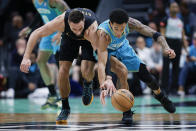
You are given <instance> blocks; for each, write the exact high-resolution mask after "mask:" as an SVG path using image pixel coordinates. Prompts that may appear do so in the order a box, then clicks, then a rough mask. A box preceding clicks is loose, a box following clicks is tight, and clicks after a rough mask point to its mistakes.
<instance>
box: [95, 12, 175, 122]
mask: <svg viewBox="0 0 196 131" xmlns="http://www.w3.org/2000/svg"><path fill="white" fill-rule="evenodd" d="M133 30H135V31H137V32H139V33H141V34H143V35H145V36H149V37H153V39H154V40H155V41H157V42H158V43H160V44H161V45H162V48H163V52H164V54H165V55H167V56H169V58H170V59H173V58H175V52H174V51H173V50H172V49H170V47H169V46H168V44H167V42H166V40H165V38H164V37H163V36H161V35H160V33H158V32H156V31H154V30H153V29H151V28H150V27H148V26H146V25H143V24H142V23H141V22H139V21H138V20H136V19H133V18H131V17H128V15H127V13H126V12H125V11H124V10H122V9H116V10H114V11H112V12H111V13H110V17H109V20H106V21H104V22H103V23H101V24H100V25H99V27H98V31H97V33H98V38H99V46H100V48H98V59H99V63H98V64H99V66H98V76H99V82H100V85H101V86H100V87H101V88H102V91H101V95H100V98H101V102H102V103H103V104H104V103H105V101H104V97H105V96H106V95H107V94H108V92H110V93H111V91H113V90H114V89H112V88H111V89H110V87H109V88H108V87H107V88H106V87H105V86H102V83H104V81H105V76H106V75H105V65H106V61H107V58H108V57H109V59H110V58H111V57H115V58H116V60H118V61H119V62H116V63H115V64H116V66H118V64H119V65H121V64H123V65H125V66H126V68H127V70H128V71H131V72H136V75H138V77H139V78H140V79H141V80H142V81H144V82H145V83H146V84H147V85H148V87H150V88H151V89H152V90H153V95H154V96H155V98H156V99H157V100H158V101H160V103H161V104H162V106H163V107H164V108H165V109H166V110H167V111H168V112H170V113H174V112H175V110H176V108H175V105H174V104H173V103H172V102H171V101H170V100H169V99H168V98H167V97H166V96H165V94H164V93H163V92H161V90H160V87H159V85H158V83H157V81H156V79H155V78H154V77H153V76H152V75H151V74H150V73H149V72H148V70H147V68H146V65H145V64H144V63H143V62H142V61H141V59H140V58H139V57H138V56H137V55H136V53H135V51H134V50H133V48H132V47H131V46H130V45H129V41H128V40H127V39H126V36H127V35H128V34H129V32H131V31H133ZM103 56H104V57H103ZM111 64H112V63H111ZM111 66H112V65H111ZM119 71H120V70H119ZM126 78H127V77H126ZM127 85H128V84H127ZM132 115H133V112H132V111H131V110H129V111H127V112H124V113H123V118H122V121H123V122H132Z"/></svg>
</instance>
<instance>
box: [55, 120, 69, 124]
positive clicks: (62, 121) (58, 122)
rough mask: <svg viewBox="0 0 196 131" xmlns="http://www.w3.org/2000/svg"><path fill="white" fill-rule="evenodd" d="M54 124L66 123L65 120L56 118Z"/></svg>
mask: <svg viewBox="0 0 196 131" xmlns="http://www.w3.org/2000/svg"><path fill="white" fill-rule="evenodd" d="M56 124H67V120H58V121H56Z"/></svg>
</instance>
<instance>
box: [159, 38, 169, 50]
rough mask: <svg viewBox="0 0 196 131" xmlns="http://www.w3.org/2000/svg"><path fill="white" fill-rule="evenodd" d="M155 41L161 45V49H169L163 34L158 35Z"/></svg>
mask: <svg viewBox="0 0 196 131" xmlns="http://www.w3.org/2000/svg"><path fill="white" fill-rule="evenodd" d="M157 42H158V43H159V44H160V45H161V46H162V48H163V50H165V49H169V45H168V44H167V41H166V40H165V37H164V36H162V35H161V36H159V37H158V38H157Z"/></svg>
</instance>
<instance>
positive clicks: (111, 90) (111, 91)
mask: <svg viewBox="0 0 196 131" xmlns="http://www.w3.org/2000/svg"><path fill="white" fill-rule="evenodd" d="M112 93H113V89H112V88H111V89H110V96H112Z"/></svg>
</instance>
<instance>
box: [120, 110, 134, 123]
mask: <svg viewBox="0 0 196 131" xmlns="http://www.w3.org/2000/svg"><path fill="white" fill-rule="evenodd" d="M133 114H134V112H133V111H131V110H129V111H126V112H123V118H122V123H126V124H132V122H133Z"/></svg>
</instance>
